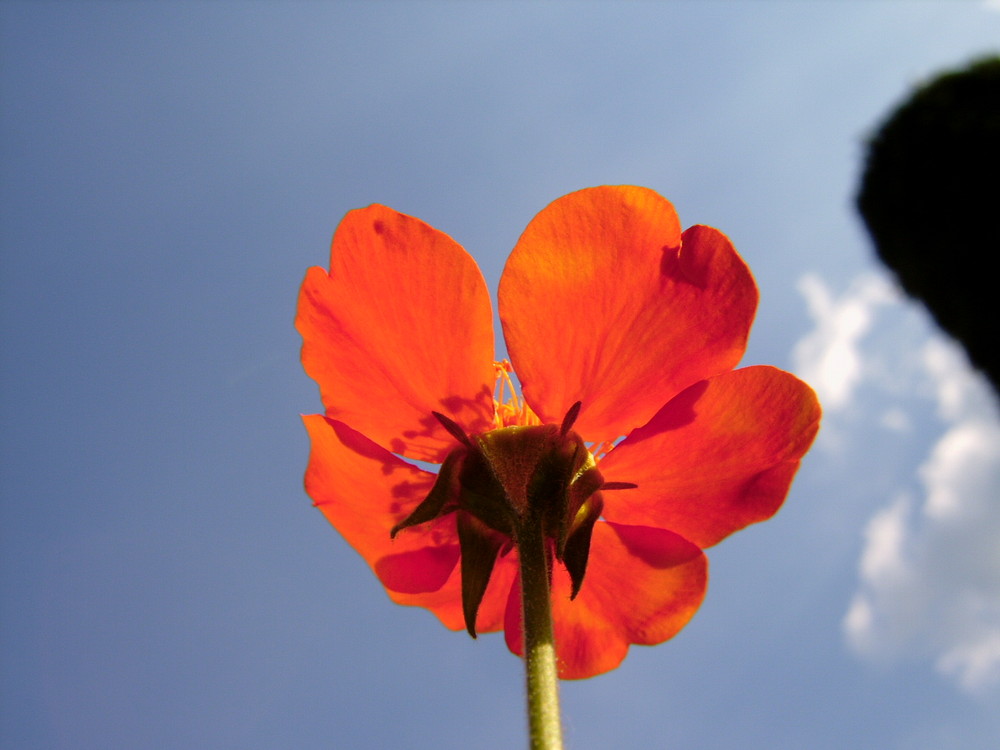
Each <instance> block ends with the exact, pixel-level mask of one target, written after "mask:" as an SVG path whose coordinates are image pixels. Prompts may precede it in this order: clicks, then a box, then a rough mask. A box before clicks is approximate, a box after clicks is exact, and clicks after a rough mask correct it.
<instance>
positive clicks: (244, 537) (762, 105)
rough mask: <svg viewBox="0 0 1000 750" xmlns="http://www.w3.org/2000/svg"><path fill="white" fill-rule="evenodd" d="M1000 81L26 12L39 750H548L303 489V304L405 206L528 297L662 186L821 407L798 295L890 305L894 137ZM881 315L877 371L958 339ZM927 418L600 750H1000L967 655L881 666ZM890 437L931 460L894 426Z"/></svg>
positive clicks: (492, 660) (296, 19)
mask: <svg viewBox="0 0 1000 750" xmlns="http://www.w3.org/2000/svg"><path fill="white" fill-rule="evenodd" d="M998 46H1000V12H998V11H997V10H996V8H995V7H991V5H990V4H988V3H983V2H971V1H970V2H799V3H795V2H764V1H761V2H751V1H747V2H735V1H732V2H698V3H696V2H662V3H652V2H648V3H645V2H633V3H618V4H612V3H588V2H579V3H537V4H535V3H501V2H496V3H490V2H480V3H474V2H467V3H462V2H450V3H430V2H427V3H420V2H396V3H392V2H371V3H329V4H324V3H319V2H302V3H267V2H256V3H251V2H246V3H228V2H221V1H220V2H202V3H198V2H178V3H140V2H136V3H126V2H107V3H105V2H79V3H44V2H37V3H30V2H11V1H9V0H7V1H6V2H4V3H3V4H2V5H0V108H2V109H0V136H2V140H0V148H2V151H0V241H2V266H0V315H2V318H0V322H2V335H3V342H2V350H0V358H2V359H0V365H2V371H0V375H2V382H0V389H2V390H0V399H2V412H0V424H2V432H0V441H2V444H0V445H2V464H0V472H2V473H0V481H2V493H3V497H2V509H0V512H2V518H0V521H2V524H0V534H2V547H0V585H2V589H0V593H2V604H0V606H2V610H0V639H2V640H0V648H2V654H0V658H2V661H0V745H2V747H4V748H10V749H11V750H22V749H34V748H39V749H41V748H68V749H72V750H84V749H88V748H94V749H95V750H96V749H101V750H106V749H107V748H130V749H131V748H137V749H138V748H234V749H236V748H239V749H240V750H244V749H245V750H250V749H253V748H284V747H296V748H303V749H304V750H308V749H311V748H361V749H367V748H370V749H376V748H384V747H398V748H425V747H426V748H439V749H444V748H455V749H458V748H496V749H503V748H512V747H521V746H523V745H524V741H525V729H524V720H523V705H522V703H523V699H522V685H521V682H522V674H521V665H520V662H519V661H518V660H517V659H516V658H514V657H513V656H511V655H510V654H509V653H508V652H507V650H506V647H505V646H504V644H503V640H502V637H501V636H497V635H489V636H483V637H481V638H480V639H479V640H478V641H476V642H474V641H472V640H471V639H469V638H468V637H467V636H466V635H464V634H462V633H452V632H450V631H447V630H446V629H445V628H443V627H442V626H441V625H440V624H439V623H438V621H437V620H436V619H435V618H434V617H433V616H432V615H431V614H429V613H427V612H426V611H423V610H417V609H409V608H402V607H398V606H395V605H393V604H392V603H391V602H390V601H389V600H388V599H387V597H386V596H385V593H384V591H383V590H382V588H381V586H380V585H379V584H378V583H377V581H376V580H375V578H374V576H373V575H372V574H371V573H370V572H369V571H368V569H367V567H366V566H365V565H364V564H363V562H362V561H361V559H360V558H359V557H358V556H357V555H356V554H355V553H354V552H353V551H352V550H351V549H350V548H349V547H348V546H347V544H346V543H345V542H344V541H343V540H342V539H341V538H340V537H339V536H338V535H337V534H336V533H335V532H334V531H333V530H332V529H331V528H330V527H329V525H328V524H327V523H326V522H325V521H324V519H323V518H322V516H321V515H320V513H319V512H318V511H316V510H315V509H313V508H312V507H311V504H310V501H309V499H308V498H307V497H306V496H305V494H304V492H303V490H302V472H303V469H304V467H305V462H306V457H307V453H308V444H307V440H306V436H305V434H304V431H303V429H302V427H301V424H300V422H299V417H298V415H299V414H300V413H309V412H314V411H317V410H318V408H319V399H318V393H317V389H316V387H315V385H314V384H313V383H312V382H311V381H310V380H308V378H307V377H306V376H305V375H304V374H303V373H302V371H301V368H300V366H299V363H298V349H299V345H300V340H299V337H298V335H297V334H296V332H295V331H294V329H293V327H292V320H293V315H294V308H295V300H296V295H297V291H298V285H299V283H300V282H301V280H302V277H303V275H304V273H305V269H306V268H307V267H308V266H310V265H324V264H326V261H327V253H328V244H329V239H330V237H331V235H332V232H333V230H334V228H335V226H336V224H337V222H338V221H339V219H340V218H341V217H342V215H343V214H344V213H345V212H346V211H348V210H349V209H351V208H355V207H359V206H364V205H367V204H369V203H372V202H380V203H385V204H388V205H390V206H392V207H394V208H396V209H398V210H401V211H403V212H405V213H409V214H413V215H416V216H419V217H421V218H422V219H424V220H425V221H427V222H429V223H431V224H433V225H434V226H436V227H438V228H440V229H442V230H443V231H445V232H447V233H449V234H451V235H452V236H453V237H454V238H455V239H456V240H458V241H459V242H460V243H462V244H463V245H464V246H465V247H466V248H467V249H468V250H469V251H470V252H471V253H472V254H473V255H474V256H475V257H476V258H477V259H478V261H479V262H480V264H481V267H482V268H483V272H484V274H485V276H486V279H487V281H488V283H489V285H490V287H491V289H494V290H495V288H496V283H497V281H498V279H499V275H500V271H501V268H502V265H503V262H504V259H505V258H506V255H507V253H508V252H509V250H510V248H511V247H512V246H513V244H514V242H515V241H516V240H517V237H518V235H519V233H520V231H521V230H522V229H523V227H524V226H525V224H526V223H527V222H528V221H529V220H530V219H531V217H532V216H533V215H534V214H535V213H536V212H537V211H538V210H540V209H541V208H542V207H543V206H545V205H546V204H547V203H548V202H549V201H551V200H553V199H555V198H556V197H558V196H560V195H562V194H564V193H567V192H570V191H572V190H575V189H578V188H582V187H586V186H590V185H596V184H604V183H630V184H640V185H645V186H648V187H651V188H654V189H656V190H658V191H659V192H661V193H662V194H663V195H665V196H666V197H668V198H669V199H670V200H672V201H673V202H674V203H675V205H676V206H677V208H678V211H679V213H680V215H681V220H682V222H683V223H684V225H685V226H686V225H689V224H693V223H706V224H710V225H713V226H716V227H719V228H720V229H722V230H723V231H725V232H726V233H727V234H729V235H730V237H731V238H732V239H733V241H734V243H735V244H736V247H737V248H738V249H739V250H740V252H741V253H742V254H743V256H744V257H745V258H746V259H747V261H748V262H749V263H750V265H751V267H752V268H753V270H754V273H755V275H756V277H757V279H758V282H759V285H760V288H761V294H762V303H761V307H760V312H759V314H758V318H757V323H756V325H755V328H754V333H753V336H752V340H751V346H750V350H749V352H748V355H747V359H746V361H747V362H766V363H771V364H776V365H779V366H782V367H786V368H789V369H792V368H794V367H797V368H798V370H799V371H800V372H804V371H807V370H808V369H809V365H810V363H809V362H808V361H807V359H808V356H807V355H802V356H800V357H799V358H798V359H796V358H795V357H793V352H794V351H796V346H797V345H798V344H799V343H800V342H801V341H803V340H805V339H807V338H808V337H809V336H810V335H811V334H813V333H814V331H816V330H818V329H819V328H818V327H821V326H820V317H821V316H819V317H817V315H815V314H814V315H812V316H811V315H810V312H809V310H808V305H807V299H806V296H805V293H804V292H803V291H802V285H801V280H802V279H803V278H804V277H806V276H808V275H809V274H812V275H813V276H812V277H811V278H814V279H820V280H822V284H823V285H825V286H824V287H823V288H825V289H827V290H828V291H830V293H831V294H832V295H834V297H835V298H838V299H841V300H842V301H844V300H845V299H846V298H845V297H844V296H843V295H849V294H850V290H851V289H856V288H857V287H856V284H857V283H858V282H857V280H858V279H871V278H877V277H879V276H880V274H881V272H880V271H879V270H878V269H877V268H876V266H875V264H874V263H873V261H872V260H871V257H872V254H871V249H870V246H869V243H868V240H867V237H866V236H865V234H864V232H863V229H862V227H861V225H860V223H859V221H858V219H857V217H856V215H855V213H854V210H853V207H852V200H853V194H854V191H855V189H856V185H857V181H858V179H859V173H860V168H861V157H862V153H863V142H864V138H865V137H866V135H867V134H868V133H870V132H871V130H872V129H873V128H874V127H875V126H876V125H877V124H878V122H879V121H880V120H881V119H882V118H883V117H884V116H885V114H886V113H887V112H888V111H889V109H890V107H891V106H893V105H894V104H895V103H896V102H898V101H899V100H900V99H901V98H902V97H903V96H905V95H906V94H907V93H908V91H909V90H910V87H911V86H913V85H914V84H916V83H918V82H919V81H921V80H922V79H924V78H925V77H926V76H928V75H930V74H932V73H934V72H936V71H939V70H941V69H944V68H949V67H954V66H958V65H962V64H964V63H965V62H967V61H968V60H969V59H971V58H972V57H974V56H976V55H978V54H981V53H984V52H988V51H994V52H995V51H996V50H997V49H998ZM930 220H933V216H931V217H930ZM852 284H854V285H855V286H852ZM837 295H841V296H840V297H837ZM585 304H586V300H581V305H585ZM880 304H881V307H879V308H878V309H879V311H880V313H879V315H880V317H879V318H878V320H877V323H873V324H871V325H870V326H869V327H868V328H867V329H866V330H867V331H868V333H867V334H866V335H867V337H868V338H867V339H865V340H866V341H868V342H869V344H870V347H869V349H868V350H867V351H868V354H869V355H870V357H873V358H877V357H879V356H883V358H884V353H883V354H881V355H880V354H879V352H880V351H883V352H884V351H885V350H882V349H880V347H881V344H882V343H885V345H886V346H889V345H890V343H892V345H893V346H897V347H900V346H902V347H903V349H902V350H904V351H906V349H905V347H906V346H909V345H910V344H911V343H912V344H913V346H914V347H917V346H920V345H923V343H924V342H926V341H928V340H931V339H934V338H935V336H936V334H935V332H934V330H933V328H932V326H931V325H930V324H928V323H927V321H926V319H925V317H924V316H923V314H922V313H921V312H920V310H919V308H917V307H916V306H914V305H910V304H908V303H905V302H901V301H899V300H898V299H893V300H890V301H888V302H885V303H884V304H882V303H880ZM814 313H815V310H814ZM879 337H881V338H879ZM856 341H857V338H855V342H856ZM880 342H881V343H880ZM900 342H902V343H900ZM499 345H502V342H498V346H499ZM799 351H800V353H801V350H799ZM892 351H896V350H895V349H893V350H892ZM803 357H805V359H803ZM873 361H874V360H873ZM878 361H883V360H878ZM889 364H890V365H892V364H893V363H891V362H890V363H889ZM866 372H871V370H870V369H869V370H867V371H866ZM883 380H884V378H883ZM865 382H869V383H872V382H875V381H873V380H869V381H865ZM907 382H909V381H907ZM904 386H905V383H904V384H903V385H900V386H899V388H898V389H896V390H893V388H891V387H881V388H876V387H875V386H872V387H871V388H869V389H868V391H863V390H857V391H855V392H854V394H853V395H852V398H851V399H850V404H852V405H854V406H855V407H856V408H855V409H853V410H852V409H851V408H849V407H844V408H841V409H837V410H833V409H828V417H827V423H826V425H825V427H824V433H823V436H822V437H821V439H820V442H819V444H818V445H817V447H816V449H815V450H814V451H813V453H812V454H810V456H809V457H808V458H807V460H806V461H805V463H804V465H803V469H802V471H801V473H800V476H799V479H798V480H797V482H796V484H795V486H794V488H793V491H792V494H791V497H790V498H789V501H788V503H787V505H786V507H785V509H784V510H783V511H782V512H781V513H780V514H779V516H778V517H777V518H776V519H775V520H774V521H772V522H769V523H767V524H764V525H761V526H758V527H754V528H752V529H749V530H747V531H746V532H743V533H741V534H739V535H737V536H735V537H733V538H732V539H730V540H727V541H726V542H724V543H723V544H722V545H720V546H719V547H718V548H716V549H713V550H711V551H710V553H709V557H710V560H711V564H712V582H711V585H710V587H709V593H708V598H707V601H706V603H705V605H704V607H703V608H702V610H701V611H700V612H699V614H698V615H697V616H696V617H695V619H694V620H693V622H692V624H691V625H690V626H689V627H688V628H687V629H686V630H685V631H684V632H683V633H682V634H681V635H680V636H678V637H677V638H676V639H675V640H673V641H672V642H670V643H668V644H665V645H662V646H658V647H655V648H651V649H650V648H633V649H632V652H631V654H630V655H629V657H628V659H627V660H626V661H625V663H624V665H623V666H622V667H621V668H620V669H618V670H616V671H614V672H612V673H610V674H608V675H605V676H601V677H598V678H595V679H592V680H588V681H583V682H575V683H567V684H565V685H564V688H563V698H564V713H565V717H566V719H565V728H566V734H567V741H568V747H569V748H572V749H573V750H587V749H593V750H597V749H600V748H609V747H627V748H631V747H643V748H659V747H664V748H707V749H714V748H730V747H732V748H736V747H738V748H742V749H743V750H756V749H760V750H765V749H766V750H776V749H780V748H795V749H800V748H810V749H812V750H840V749H841V748H845V747H854V748H879V749H886V748H888V749H893V748H896V749H899V750H918V749H926V750H941V749H946V748H955V749H956V750H957V749H959V748H961V749H962V750H991V749H992V748H995V747H997V746H1000V745H998V744H997V743H998V741H1000V692H998V689H997V688H996V686H995V684H993V683H992V682H990V681H987V683H988V684H987V685H986V686H985V688H979V689H975V690H971V691H970V690H966V689H963V688H962V686H961V685H958V684H956V681H955V680H953V679H949V678H948V676H947V675H946V674H943V673H942V672H941V670H940V669H938V668H936V667H935V664H936V662H935V659H936V658H937V657H938V656H939V655H940V651H941V649H940V648H937V647H936V646H935V643H936V641H935V639H934V637H928V638H925V639H923V640H921V639H920V638H917V639H916V640H914V639H912V638H911V639H910V640H909V641H907V640H906V639H905V638H904V639H903V640H902V641H901V642H900V644H899V648H896V649H895V650H894V649H893V648H892V643H891V641H892V639H891V638H888V640H886V643H888V644H889V645H887V646H885V648H876V649H874V651H873V652H872V653H868V654H865V653H859V652H858V650H857V649H855V648H852V647H851V645H850V643H849V639H848V638H847V637H846V635H845V631H844V625H843V622H844V617H845V613H846V612H847V611H848V608H849V606H850V603H851V601H852V597H853V596H854V595H855V593H856V592H857V591H858V590H859V586H861V585H862V584H861V583H860V579H859V576H860V575H861V574H860V573H859V569H864V566H863V564H862V563H861V562H859V560H861V558H862V557H863V555H864V551H865V549H866V547H865V545H866V538H868V539H869V541H870V539H871V534H869V536H868V537H866V533H867V532H866V529H868V531H869V532H870V531H871V528H872V526H871V524H870V522H871V519H872V518H873V517H875V516H876V515H877V514H878V513H879V512H880V510H881V509H884V507H885V506H886V505H887V504H888V503H889V502H890V501H891V500H892V498H893V497H894V496H895V493H897V492H899V491H909V492H910V494H911V495H912V496H913V497H919V495H920V492H921V491H922V489H921V486H920V484H919V477H920V476H922V475H920V473H919V469H920V467H921V466H922V465H923V464H924V463H925V462H926V457H927V455H928V452H929V451H930V450H931V449H932V447H933V445H934V444H935V441H936V440H937V439H938V438H939V437H940V435H941V434H942V433H943V431H944V430H945V429H946V428H947V424H945V423H944V422H943V421H942V419H941V418H940V417H939V415H938V414H937V412H936V411H935V407H934V403H933V401H932V400H931V399H930V397H929V396H928V395H927V392H926V389H924V390H921V387H918V386H919V384H918V385H913V386H912V387H910V386H905V387H904ZM906 388H909V390H906ZM820 391H821V396H822V395H824V391H823V390H822V389H820ZM886 409H888V410H890V411H891V412H892V413H894V414H896V416H897V417H898V416H899V415H900V414H901V413H902V414H903V415H904V416H906V419H905V420H903V422H905V425H906V426H907V429H906V430H905V431H897V432H894V433H889V432H887V431H886V430H880V429H879V428H878V427H877V426H876V425H875V424H874V422H873V420H871V419H867V418H866V417H865V414H866V413H871V414H874V413H876V412H877V411H878V412H879V413H881V412H880V411H879V410H881V411H885V410H886ZM897 423H900V422H898V420H897ZM900 424H902V423H900ZM824 441H825V442H824ZM906 488H909V489H908V490H907V489H906ZM993 489H996V486H994V488H993ZM994 517H995V516H994ZM988 531H990V532H991V533H993V534H994V535H995V536H994V538H1000V525H997V526H996V527H994V528H992V529H988ZM998 559H1000V557H998ZM859 565H861V568H859ZM956 575H959V576H961V575H963V574H962V573H961V571H959V573H957V574H956ZM997 592H998V593H1000V587H998V588H997ZM986 606H987V611H988V612H994V610H992V609H989V607H997V606H998V605H997V602H996V600H987V601H986ZM914 616H915V617H926V618H927V625H926V628H927V629H928V631H929V632H931V633H933V632H934V628H935V627H936V625H935V620H934V608H933V607H925V608H924V610H919V611H918V612H917V613H916V614H915V615H914ZM990 617H993V618H994V619H992V620H990V619H989V618H990ZM989 623H992V624H993V625H996V626H997V627H998V628H1000V616H998V615H992V614H991V615H989V616H988V617H987V624H989ZM998 632H1000V631H998ZM890 635H891V634H890ZM883 640H885V639H883ZM936 648H937V650H935V649H936ZM998 660H1000V655H998Z"/></svg>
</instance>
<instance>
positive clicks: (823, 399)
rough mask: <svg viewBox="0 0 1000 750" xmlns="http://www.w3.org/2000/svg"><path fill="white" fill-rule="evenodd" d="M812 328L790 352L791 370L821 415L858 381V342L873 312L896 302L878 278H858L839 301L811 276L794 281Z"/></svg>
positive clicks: (845, 398) (834, 407)
mask: <svg viewBox="0 0 1000 750" xmlns="http://www.w3.org/2000/svg"><path fill="white" fill-rule="evenodd" d="M798 289H799V292H801V293H802V295H803V296H804V297H805V300H806V305H807V307H808V310H809V315H810V317H812V319H813V320H814V321H815V322H816V328H815V329H814V330H813V332H812V333H810V334H809V335H808V336H806V337H805V338H803V339H802V340H801V341H799V342H798V344H796V346H795V349H794V350H793V352H792V361H793V362H794V366H795V371H796V372H797V373H798V374H799V375H800V376H801V377H802V379H803V380H805V381H807V382H808V383H809V384H810V385H812V387H813V388H814V389H815V390H816V393H817V395H818V396H819V400H820V403H822V404H823V407H824V409H826V410H827V411H830V410H837V409H841V408H843V407H844V406H846V405H847V404H848V403H849V402H850V400H851V397H852V395H853V393H854V389H855V388H856V387H857V386H858V384H859V383H860V382H861V379H862V376H863V371H862V357H861V352H860V349H859V344H860V342H861V340H862V338H863V337H864V336H865V334H867V333H868V332H869V330H870V329H871V326H872V321H873V319H874V315H875V310H876V309H877V308H878V307H879V306H880V305H884V304H887V303H889V302H893V301H895V300H896V299H897V293H896V292H895V290H894V289H893V288H892V286H891V285H890V284H889V282H888V281H886V280H885V278H884V277H883V276H879V275H876V274H864V275H862V276H859V277H858V278H857V279H855V280H854V282H853V283H852V284H851V285H850V287H849V288H848V290H847V291H846V292H845V293H844V294H843V295H842V296H840V297H839V298H834V296H833V294H832V293H831V291H830V289H829V287H828V286H827V285H826V284H825V283H824V282H823V280H822V279H820V278H819V277H818V276H816V275H815V274H807V275H805V276H803V277H802V278H801V279H799V283H798Z"/></svg>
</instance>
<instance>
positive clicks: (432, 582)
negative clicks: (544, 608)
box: [303, 414, 461, 623]
mask: <svg viewBox="0 0 1000 750" xmlns="http://www.w3.org/2000/svg"><path fill="white" fill-rule="evenodd" d="M303 421H304V423H305V426H306V429H307V431H308V432H309V436H310V438H311V439H312V450H311V452H310V455H309V466H308V468H307V469H306V477H305V486H306V492H308V493H309V496H310V497H311V498H312V499H313V503H314V504H315V505H316V507H317V508H319V509H320V510H321V511H322V512H323V515H325V516H326V517H327V519H328V520H329V521H330V523H332V524H333V526H334V527H335V528H336V529H337V530H338V531H339V532H340V533H341V534H342V535H343V536H344V538H345V539H346V540H347V542H348V543H349V544H350V545H351V546H352V547H354V549H355V550H357V551H358V552H359V553H360V554H361V556H362V557H363V558H364V559H365V561H366V562H367V563H368V564H369V565H370V566H371V568H372V570H373V571H375V573H376V575H378V577H379V579H380V580H381V581H382V583H383V585H384V586H385V587H386V588H387V589H388V590H389V595H390V597H392V599H393V600H394V601H396V602H398V603H400V604H413V605H420V606H428V602H436V601H438V599H440V598H441V597H439V596H436V594H437V593H438V592H440V591H441V589H442V587H444V586H445V584H446V583H447V582H448V581H449V580H450V578H451V577H452V572H453V571H454V569H455V568H456V567H457V565H456V564H457V562H458V557H459V548H458V535H457V533H456V532H455V520H454V517H453V516H445V517H443V518H440V519H437V520H436V521H433V522H430V523H426V524H421V525H420V526H419V527H415V528H413V529H406V530H404V531H402V532H400V533H399V534H398V535H397V536H396V538H395V539H391V538H390V537H389V530H390V529H391V528H392V527H393V526H394V525H395V524H397V523H399V521H400V520H401V519H403V518H406V516H407V515H408V514H409V512H410V511H411V510H412V509H413V508H414V507H415V506H416V505H417V504H418V503H419V502H420V500H421V499H422V498H423V496H424V495H426V494H427V492H428V491H429V490H430V487H431V486H432V484H433V482H434V474H431V473H430V472H426V471H423V470H421V469H418V468H417V467H415V466H411V465H410V464H408V463H406V462H405V461H402V460H401V459H399V458H397V457H396V456H394V455H392V454H391V453H389V452H387V451H386V450H384V449H382V448H380V447H379V446H377V445H375V444H374V443H373V442H371V441H370V440H368V439H367V438H366V437H364V436H363V435H361V434H360V433H358V432H355V431H354V430H352V429H350V428H349V427H347V426H346V425H344V424H343V423H341V422H337V421H335V420H332V419H328V418H326V417H324V416H322V415H320V414H312V415H309V416H305V417H303ZM453 593H454V598H455V599H456V600H457V601H458V605H459V606H458V611H459V622H460V623H461V600H460V597H461V592H460V589H459V588H458V587H456V588H455V590H454V592H453Z"/></svg>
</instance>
